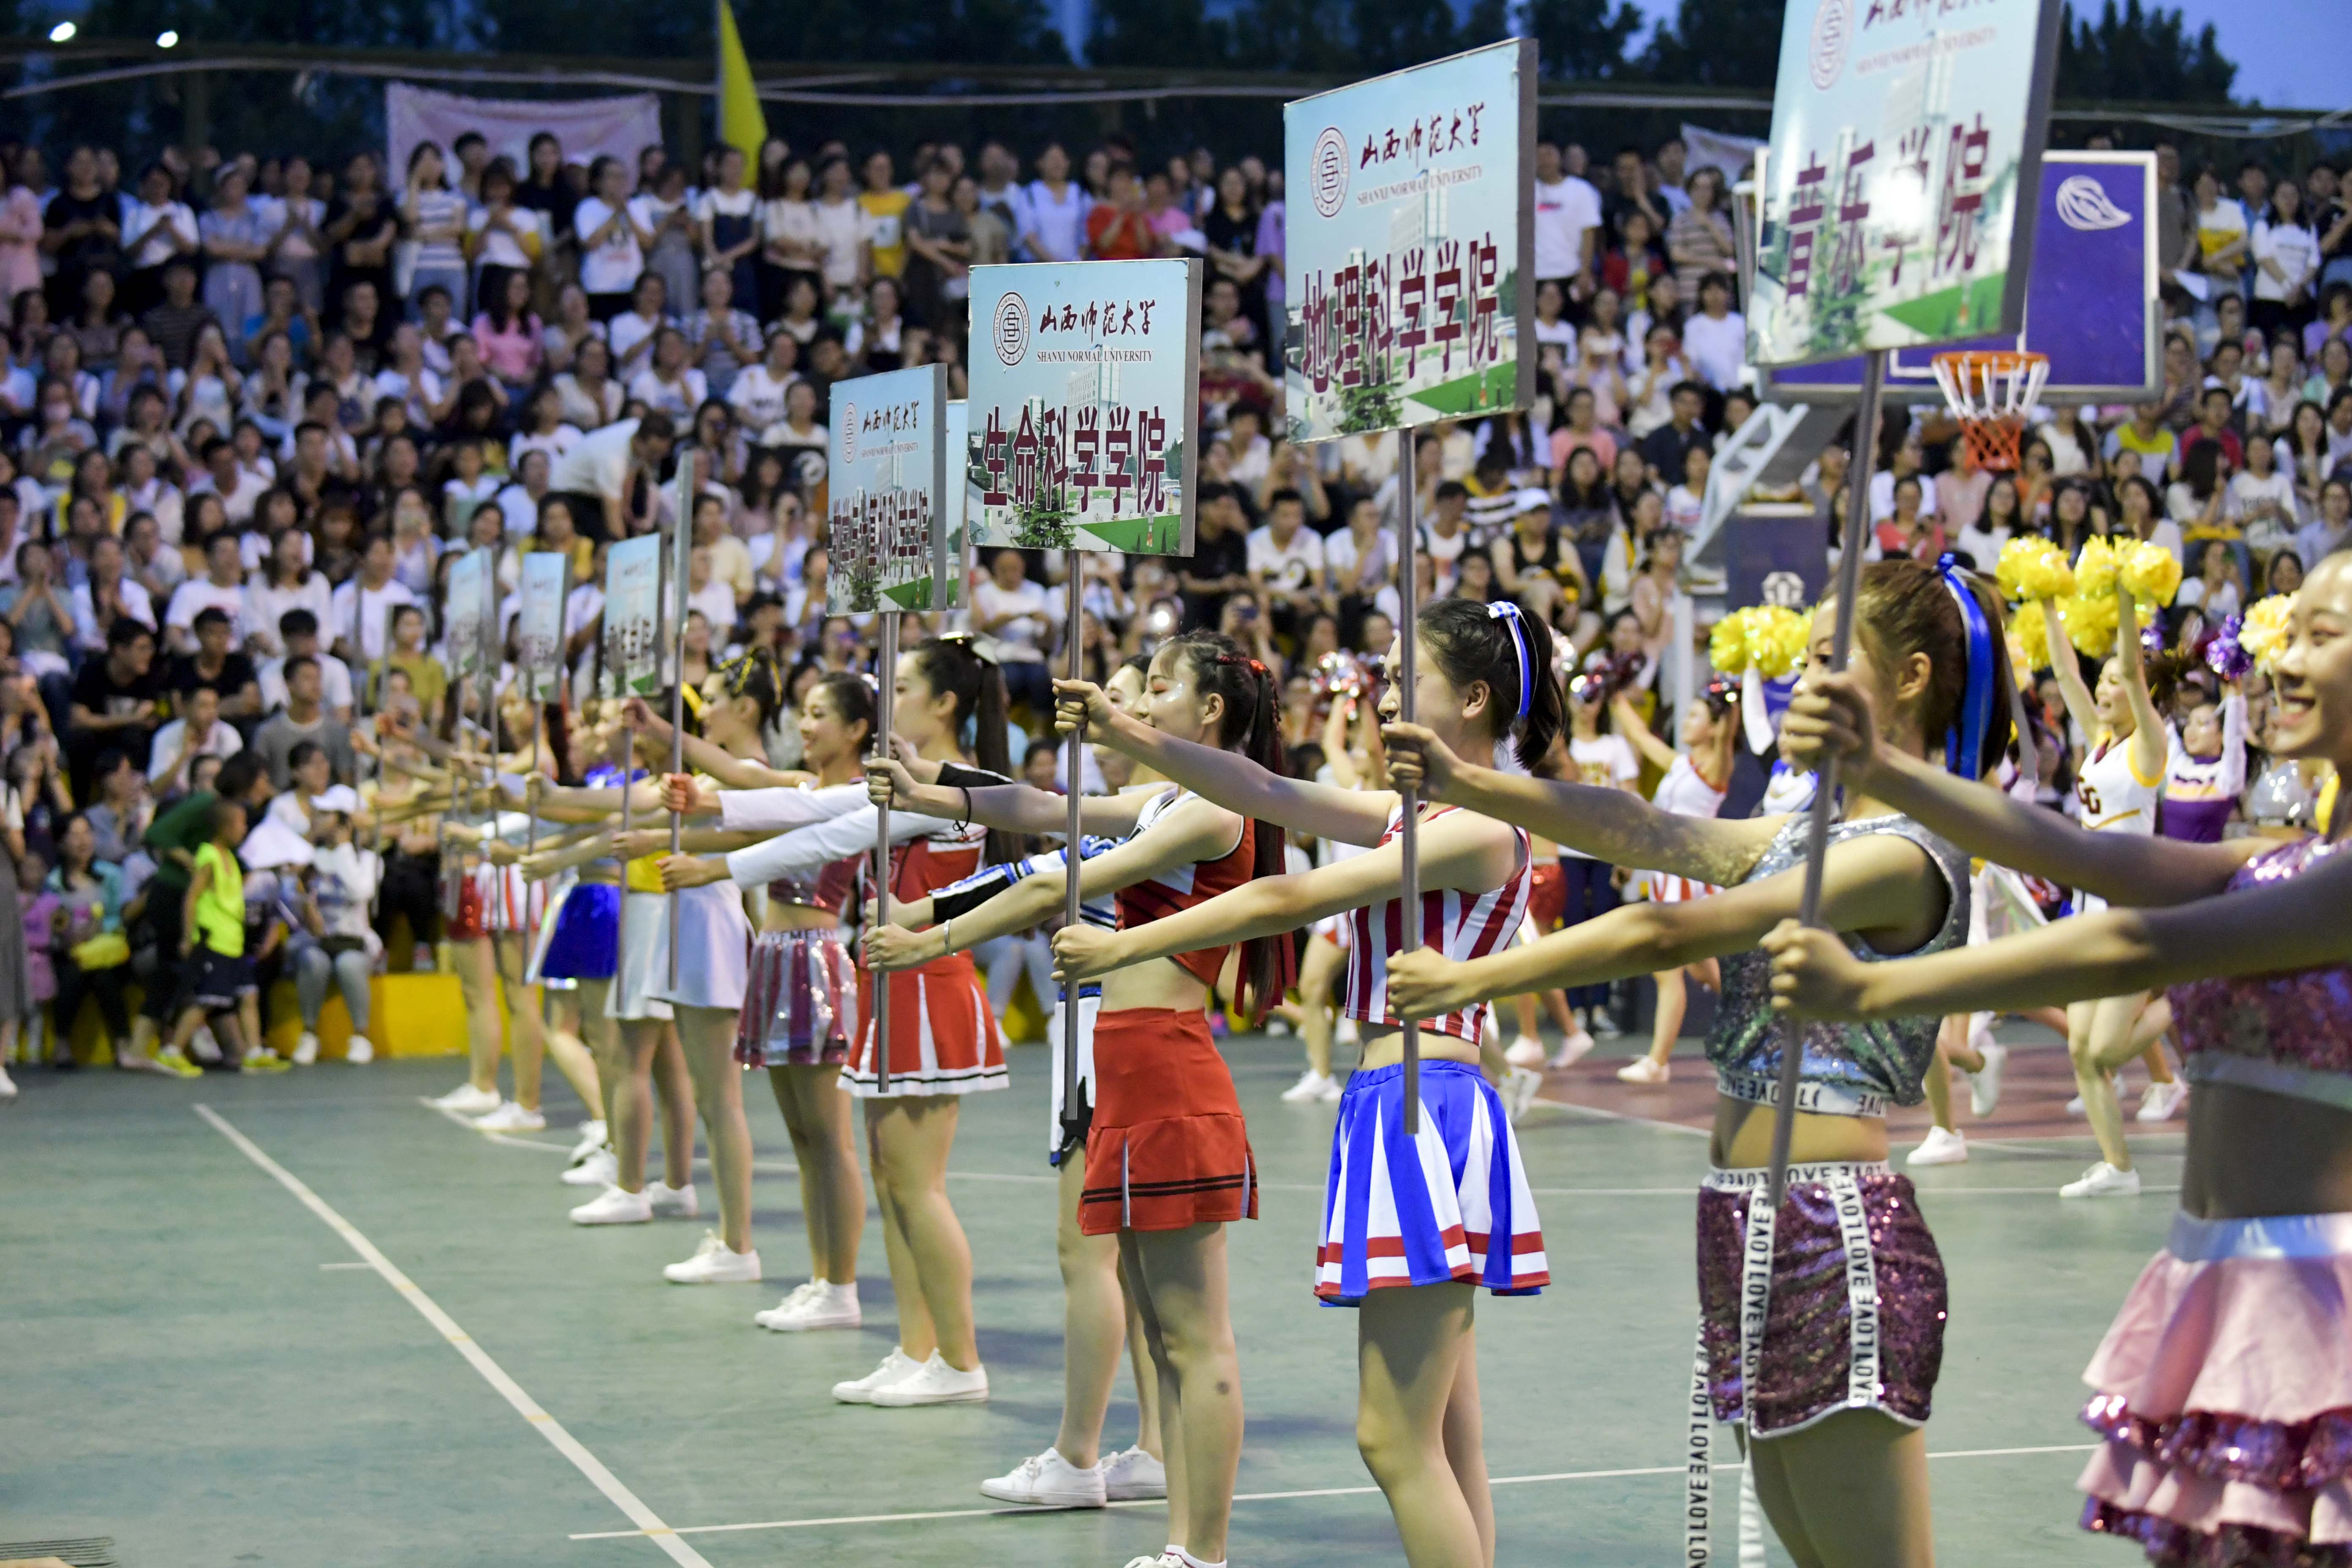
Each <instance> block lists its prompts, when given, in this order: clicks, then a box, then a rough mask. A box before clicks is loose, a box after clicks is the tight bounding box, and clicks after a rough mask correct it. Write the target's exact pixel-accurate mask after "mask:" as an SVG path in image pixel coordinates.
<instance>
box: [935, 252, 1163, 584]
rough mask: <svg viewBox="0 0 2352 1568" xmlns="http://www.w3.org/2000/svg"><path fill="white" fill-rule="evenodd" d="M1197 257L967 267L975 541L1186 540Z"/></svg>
mask: <svg viewBox="0 0 2352 1568" xmlns="http://www.w3.org/2000/svg"><path fill="white" fill-rule="evenodd" d="M1201 287H1202V263H1201V262H1199V261H1196V260H1192V259H1190V258H1180V259H1175V260H1164V261H1072V262H1062V263H1055V264H1050V265H1031V266H1024V267H976V268H972V274H971V319H972V322H973V326H974V328H975V331H974V332H973V347H972V354H971V399H970V401H969V404H968V405H967V407H966V409H965V416H966V419H967V420H968V434H967V437H966V440H965V447H964V456H963V480H964V498H963V499H964V506H965V517H966V520H967V523H966V525H967V527H968V528H969V530H970V531H971V542H972V543H973V544H974V545H975V546H982V545H1013V546H1017V547H1019V548H1022V549H1034V550H1121V551H1126V552H1129V553H1133V554H1140V555H1189V554H1191V553H1192V496H1193V486H1194V481H1195V477H1196V472H1197V467H1198V460H1199V454H1198V452H1197V450H1196V448H1197V447H1198V444H1199V443H1198V440H1197V437H1196V432H1195V422H1196V421H1197V419H1198V417H1199V409H1200V401H1201V398H1200V387H1201V362H1200V338H1199V331H1198V322H1199V321H1200V312H1201Z"/></svg>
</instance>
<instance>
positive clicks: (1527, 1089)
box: [1502, 1068, 1543, 1126]
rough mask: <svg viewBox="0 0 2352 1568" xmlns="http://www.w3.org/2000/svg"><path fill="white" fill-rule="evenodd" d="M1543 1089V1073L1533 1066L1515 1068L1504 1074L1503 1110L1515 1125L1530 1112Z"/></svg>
mask: <svg viewBox="0 0 2352 1568" xmlns="http://www.w3.org/2000/svg"><path fill="white" fill-rule="evenodd" d="M1542 1089H1543V1074H1541V1073H1539V1072H1538V1071H1536V1069H1535V1068H1511V1069H1510V1070H1509V1071H1507V1072H1506V1073H1505V1074H1504V1075H1503V1084H1502V1095H1503V1110H1504V1112H1505V1114H1507V1115H1508V1116H1509V1117H1510V1119H1511V1124H1512V1125H1513V1126H1517V1125H1518V1121H1519V1118H1520V1117H1522V1116H1525V1115H1526V1114H1527V1113H1528V1107H1530V1106H1532V1105H1534V1104H1535V1102H1536V1096H1537V1094H1538V1093H1539V1092H1541V1090H1542Z"/></svg>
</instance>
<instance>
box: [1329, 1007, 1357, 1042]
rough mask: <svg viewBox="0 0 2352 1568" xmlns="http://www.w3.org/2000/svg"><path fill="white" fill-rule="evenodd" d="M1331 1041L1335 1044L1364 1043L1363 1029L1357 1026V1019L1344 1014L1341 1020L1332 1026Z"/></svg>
mask: <svg viewBox="0 0 2352 1568" xmlns="http://www.w3.org/2000/svg"><path fill="white" fill-rule="evenodd" d="M1331 1043H1332V1044H1333V1045H1335V1046H1360V1045H1362V1044H1363V1043H1364V1036H1363V1031H1362V1030H1360V1029H1359V1028H1358V1027H1356V1020H1354V1019H1353V1018H1350V1017H1348V1016H1345V1015H1344V1014H1343V1015H1342V1016H1340V1019H1339V1022H1338V1023H1336V1024H1334V1025H1332V1026H1331Z"/></svg>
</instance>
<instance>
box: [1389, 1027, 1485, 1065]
mask: <svg viewBox="0 0 2352 1568" xmlns="http://www.w3.org/2000/svg"><path fill="white" fill-rule="evenodd" d="M1421 1059H1422V1060H1423V1061H1425V1062H1470V1063H1473V1064H1475V1062H1476V1061H1477V1060H1478V1047H1475V1046H1474V1045H1472V1044H1471V1043H1470V1042H1469V1041H1467V1040H1465V1039H1459V1038H1456V1037H1454V1036H1452V1035H1441V1034H1439V1033H1438V1032H1437V1031H1436V1030H1434V1029H1423V1030H1422V1031H1421ZM1402 1060H1404V1033H1403V1031H1402V1030H1399V1031H1397V1032H1396V1033H1394V1034H1388V1035H1380V1036H1377V1037H1373V1038H1372V1039H1370V1040H1367V1041H1366V1042H1364V1060H1363V1066H1364V1068H1368V1069H1369V1068H1392V1067H1394V1066H1396V1065H1397V1064H1398V1063H1399V1062H1401V1061H1402Z"/></svg>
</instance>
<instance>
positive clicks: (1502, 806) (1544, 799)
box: [1381, 724, 1783, 887]
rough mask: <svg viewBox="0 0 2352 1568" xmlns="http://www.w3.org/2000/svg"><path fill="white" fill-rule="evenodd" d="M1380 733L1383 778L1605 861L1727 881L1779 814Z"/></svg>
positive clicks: (1402, 733) (1413, 735) (1392, 728)
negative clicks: (1532, 772)
mask: <svg viewBox="0 0 2352 1568" xmlns="http://www.w3.org/2000/svg"><path fill="white" fill-rule="evenodd" d="M1644 733H1646V731H1644ZM1381 737H1382V738H1383V739H1384V740H1385V741H1386V742H1388V754H1389V776H1390V777H1391V778H1392V779H1394V780H1395V781H1396V782H1397V783H1398V784H1402V785H1406V786H1414V785H1418V786H1419V787H1420V788H1422V789H1423V790H1424V791H1426V792H1427V794H1428V795H1429V798H1430V799H1432V800H1442V801H1444V802H1447V803H1448V804H1450V805H1458V806H1462V807H1464V808H1465V809H1467V810H1470V811H1475V812H1478V813H1480V814H1481V815H1483V816H1498V817H1500V818H1502V819H1503V820H1504V821H1506V822H1516V823H1517V824H1518V825H1519V826H1522V827H1525V828H1527V829H1528V830H1529V831H1531V832H1535V833H1539V834H1541V835H1543V837H1546V838H1549V839H1550V840H1551V841H1552V842H1553V843H1555V844H1563V845H1566V846H1567V847H1569V848H1571V849H1577V850H1581V851H1582V852H1583V853H1585V854H1587V855H1590V856H1591V857H1593V858H1595V859H1600V860H1606V861H1608V862H1609V863H1610V864H1611V865H1612V866H1632V867H1638V868H1643V869H1644V870H1653V871H1671V872H1673V873H1674V874H1675V875H1676V876H1679V877H1689V878H1692V879H1696V880H1698V881H1701V882H1707V883H1711V884H1713V885H1715V886H1717V887H1727V886H1728V885H1730V884H1731V883H1734V882H1737V881H1738V880H1739V879H1741V878H1742V877H1745V876H1746V875H1747V874H1748V868H1749V867H1751V866H1753V865H1755V864H1756V860H1757V858H1758V857H1759V856H1760V855H1762V854H1763V853H1764V850H1765V847H1767V846H1768V845H1769V844H1770V843H1771V842H1772V836H1773V835H1774V834H1775V833H1777V832H1779V831H1780V824H1781V822H1782V820H1783V819H1782V818H1780V817H1778V816H1758V817H1747V818H1730V819H1726V818H1721V817H1713V816H1682V815H1680V814H1679V813H1676V812H1671V811H1661V810H1659V809H1658V808H1657V807H1656V806H1654V805H1651V804H1650V803H1649V802H1648V801H1645V800H1643V798H1642V797H1641V796H1639V795H1634V794H1633V793H1632V792H1631V791H1628V790H1621V789H1601V788H1597V787H1595V786H1593V785H1591V784H1569V783H1566V782H1564V781H1561V780H1559V779H1538V778H1530V777H1528V776H1527V775H1525V774H1523V773H1504V772H1502V771H1500V770H1499V769H1496V768H1482V767H1477V766H1475V765H1473V764H1471V763H1465V762H1464V761H1462V759H1461V758H1459V757H1456V756H1455V755H1454V753H1453V752H1450V751H1448V750H1446V748H1445V746H1444V742H1440V741H1439V740H1438V739H1437V737H1436V735H1435V734H1434V733H1433V732H1432V731H1428V730H1425V729H1423V728H1422V727H1421V726H1420V725H1418V724H1390V725H1385V726H1383V727H1382V729H1381ZM1669 754H1670V755H1671V753H1669Z"/></svg>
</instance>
